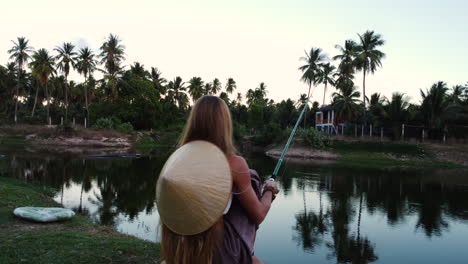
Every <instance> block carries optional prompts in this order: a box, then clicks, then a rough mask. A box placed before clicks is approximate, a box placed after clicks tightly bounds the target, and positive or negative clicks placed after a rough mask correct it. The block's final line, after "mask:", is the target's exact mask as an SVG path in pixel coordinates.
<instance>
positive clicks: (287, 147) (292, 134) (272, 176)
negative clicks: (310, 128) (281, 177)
mask: <svg viewBox="0 0 468 264" xmlns="http://www.w3.org/2000/svg"><path fill="white" fill-rule="evenodd" d="M309 98H310V97H307V101H306V103H305V105H304V108H303V109H302V111H301V114H300V115H299V118H298V119H297V121H296V125H295V126H294V128H293V130H292V131H291V134H290V135H289V138H288V141H287V142H286V145H285V146H284V149H283V152H282V153H281V156H280V158H279V160H278V162H277V163H276V167H275V170H274V171H273V174H272V175H271V178H270V180H272V181H274V180H275V179H276V176H277V175H278V171H279V169H280V167H281V163H283V160H284V156H286V153H287V152H288V149H289V146H290V145H291V142H292V140H293V138H294V135H295V134H296V131H297V128H298V127H299V124H300V122H301V120H302V116H304V113H305V111H306V110H307V106H308V105H309Z"/></svg>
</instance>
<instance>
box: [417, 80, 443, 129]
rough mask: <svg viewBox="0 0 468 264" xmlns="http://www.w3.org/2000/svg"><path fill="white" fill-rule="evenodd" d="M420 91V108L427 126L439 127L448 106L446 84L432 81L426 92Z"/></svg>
mask: <svg viewBox="0 0 468 264" xmlns="http://www.w3.org/2000/svg"><path fill="white" fill-rule="evenodd" d="M420 91H421V97H422V99H423V101H422V104H421V108H422V111H423V113H424V114H425V118H426V121H427V123H428V124H429V127H431V128H436V127H439V128H440V127H441V126H442V123H443V116H446V114H447V113H446V112H447V110H448V106H449V101H448V100H447V91H448V87H447V84H446V83H445V82H442V81H439V82H437V83H434V84H433V85H432V86H431V88H430V89H428V90H426V92H424V91H423V90H420Z"/></svg>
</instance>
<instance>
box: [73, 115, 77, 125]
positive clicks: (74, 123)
mask: <svg viewBox="0 0 468 264" xmlns="http://www.w3.org/2000/svg"><path fill="white" fill-rule="evenodd" d="M75 125H76V122H75V117H73V126H75Z"/></svg>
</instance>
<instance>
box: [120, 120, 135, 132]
mask: <svg viewBox="0 0 468 264" xmlns="http://www.w3.org/2000/svg"><path fill="white" fill-rule="evenodd" d="M116 130H117V131H119V132H120V133H125V134H132V133H133V132H135V130H134V129H133V126H132V124H130V123H129V122H125V123H122V124H118V125H117V127H116Z"/></svg>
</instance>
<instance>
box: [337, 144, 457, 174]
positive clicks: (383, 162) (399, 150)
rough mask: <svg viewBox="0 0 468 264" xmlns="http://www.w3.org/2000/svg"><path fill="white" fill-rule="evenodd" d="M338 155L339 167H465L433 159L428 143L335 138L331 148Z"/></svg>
mask: <svg viewBox="0 0 468 264" xmlns="http://www.w3.org/2000/svg"><path fill="white" fill-rule="evenodd" d="M328 150H329V151H331V152H334V153H337V154H338V155H339V159H338V162H337V163H336V164H335V165H334V166H336V167H346V168H361V169H384V168H389V167H431V168H463V166H461V165H458V164H454V163H450V162H439V161H435V160H434V156H433V155H432V154H431V153H430V151H428V150H427V149H426V147H425V145H422V144H410V143H405V142H345V141H334V142H333V145H332V147H330V148H329V149H328Z"/></svg>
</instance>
